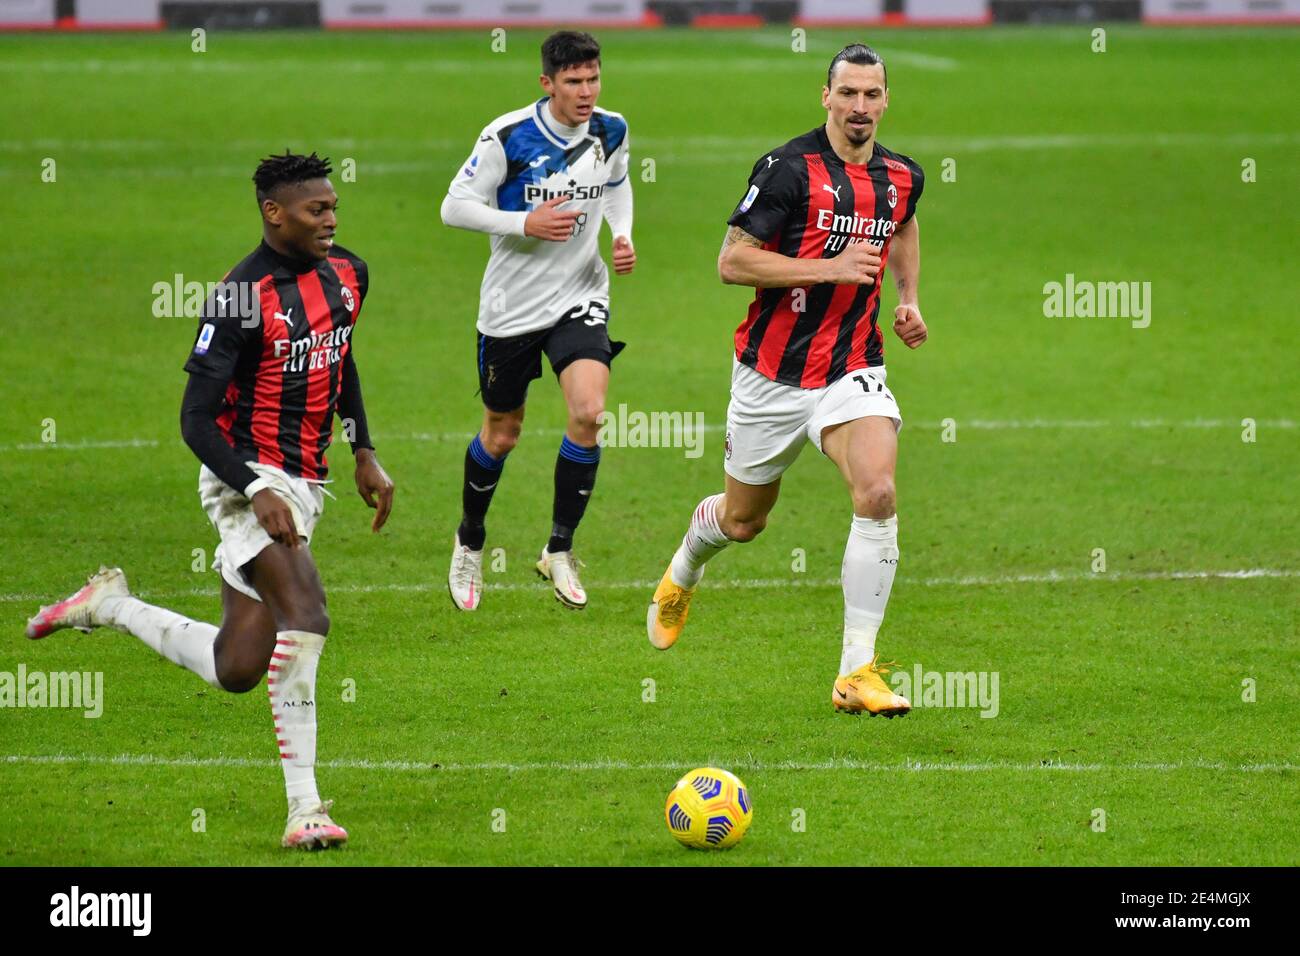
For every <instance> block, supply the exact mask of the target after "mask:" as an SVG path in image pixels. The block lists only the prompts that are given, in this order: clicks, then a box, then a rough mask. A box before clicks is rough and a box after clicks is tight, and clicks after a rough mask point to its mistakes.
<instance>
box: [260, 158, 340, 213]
mask: <svg viewBox="0 0 1300 956" xmlns="http://www.w3.org/2000/svg"><path fill="white" fill-rule="evenodd" d="M332 171H333V170H332V169H331V168H330V161H329V160H328V159H321V157H319V156H317V155H316V154H315V153H312V154H311V155H310V156H303V155H301V154H299V153H291V152H289V151H288V150H287V149H286V150H285V151H284V155H283V156H268V157H266V159H264V160H262V161H261V162H260V163H258V164H257V172H255V173H253V182H254V183H256V184H257V201H258V202H261V201H262V200H264V199H267V198H269V197H270V195H271V193H273V192H274V191H275V190H277V189H279V188H280V187H281V186H287V185H290V184H292V183H303V182H306V181H307V180H309V179H324V178H325V177H326V176H328V175H329V174H330V173H331V172H332Z"/></svg>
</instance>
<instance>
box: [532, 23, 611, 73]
mask: <svg viewBox="0 0 1300 956" xmlns="http://www.w3.org/2000/svg"><path fill="white" fill-rule="evenodd" d="M592 60H595V61H596V62H597V63H599V62H600V44H599V43H597V42H596V38H595V37H594V36H592V35H591V34H590V33H579V32H578V31H577V30H561V31H559V32H558V33H552V34H551V35H550V36H548V37H547V38H546V40H545V41H543V43H542V72H543V73H545V74H546V75H547V76H549V77H552V78H554V76H555V74H556V73H559V72H560V71H561V70H565V69H568V68H569V67H571V66H581V65H582V64H583V63H590V62H591V61H592Z"/></svg>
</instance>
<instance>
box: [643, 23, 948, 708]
mask: <svg viewBox="0 0 1300 956" xmlns="http://www.w3.org/2000/svg"><path fill="white" fill-rule="evenodd" d="M821 105H822V108H823V109H824V110H825V111H826V114H825V116H826V119H825V122H824V123H823V124H822V125H820V126H818V127H817V128H815V129H813V130H811V131H809V132H807V133H805V134H804V135H802V136H798V137H796V138H795V139H792V140H790V141H789V142H788V143H786V144H784V145H783V146H780V147H778V148H776V149H774V150H772V151H771V152H770V153H767V154H766V155H764V156H762V157H760V158H759V160H758V162H756V163H755V164H754V168H753V171H752V172H751V173H750V177H749V187H748V190H747V192H746V193H745V195H744V197H743V198H742V199H741V201H740V203H739V205H738V206H737V207H736V210H735V212H733V213H732V215H731V218H730V219H728V220H727V222H728V225H729V226H730V227H731V228H730V230H729V231H728V232H727V237H726V239H725V240H724V242H723V246H722V252H721V254H720V255H719V257H718V274H719V276H720V278H721V279H722V281H723V282H727V283H734V284H737V285H747V286H752V287H753V288H754V289H755V290H756V291H755V295H754V299H753V301H752V303H751V304H750V307H749V312H748V315H747V316H746V318H745V320H744V321H743V322H742V323H741V325H740V327H739V328H738V329H737V330H736V335H735V362H734V365H733V369H732V377H731V403H730V405H729V406H728V408H727V440H726V444H725V461H724V463H723V470H724V471H725V472H726V490H725V492H724V493H723V494H718V495H712V496H710V497H708V498H705V499H704V500H703V501H701V502H700V503H699V505H698V506H697V507H696V509H695V513H694V515H693V517H692V518H691V522H690V526H689V527H688V529H687V531H686V535H685V537H684V538H683V540H682V543H681V546H680V547H679V548H678V549H677V553H676V554H674V555H673V559H672V562H671V564H670V565H669V567H668V570H666V571H665V572H664V576H663V579H662V580H661V581H660V583H659V587H658V588H657V589H656V591H655V593H654V597H653V598H652V599H651V603H650V609H649V614H648V617H647V628H648V632H649V638H650V643H651V644H653V645H654V646H655V647H657V648H660V649H667V648H668V647H671V646H672V645H673V644H674V643H675V642H676V641H677V638H678V637H679V636H680V635H681V632H682V628H683V626H684V625H685V623H686V617H687V612H688V611H689V608H690V600H691V596H692V595H693V594H694V593H695V589H696V587H697V586H698V585H699V582H700V578H701V577H702V576H703V574H704V567H705V562H707V561H708V560H709V559H710V558H712V557H714V556H715V555H716V554H718V553H719V552H720V551H721V550H722V549H723V548H725V547H726V546H727V545H729V544H730V543H731V542H733V541H752V540H753V539H754V537H755V536H756V535H757V534H758V533H759V532H760V531H762V530H763V528H764V526H765V525H766V524H767V516H768V514H769V513H770V512H771V511H772V509H773V508H774V507H775V505H776V499H777V495H778V493H779V492H780V489H781V476H782V474H784V472H785V470H786V469H787V468H789V467H790V465H792V464H793V463H794V460H795V459H796V458H797V457H798V456H799V453H800V452H801V451H802V450H803V448H804V446H805V445H807V444H809V443H810V442H811V443H812V444H814V445H816V446H817V450H818V451H820V452H821V453H822V454H824V455H825V456H826V457H827V458H829V459H830V460H831V461H833V462H834V463H835V465H836V466H837V467H838V469H839V472H840V474H841V475H842V476H843V478H844V481H845V483H846V484H847V485H848V490H849V496H850V498H851V499H852V503H853V521H852V524H851V526H850V529H849V540H848V544H847V546H846V547H845V549H844V565H843V569H842V574H841V581H842V584H843V588H844V640H843V645H842V650H841V657H840V672H839V677H838V678H837V679H836V680H835V683H834V685H833V686H832V688H831V702H832V704H834V706H835V709H836V710H838V711H841V712H844V713H850V714H862V713H867V714H871V715H873V716H874V715H876V714H883V715H885V716H888V717H893V716H895V715H897V714H905V713H907V711H908V710H909V709H910V708H911V703H910V702H909V701H908V700H907V699H906V698H904V697H901V696H899V695H897V694H895V693H893V692H892V691H891V690H890V689H889V686H888V685H887V684H886V683H885V682H884V679H883V675H884V674H886V673H888V671H887V670H886V667H887V666H888V665H885V664H880V663H878V662H877V659H876V656H875V645H876V635H877V632H878V631H879V629H880V625H881V623H882V621H883V620H884V616H885V605H886V604H887V603H888V601H889V592H890V589H891V587H892V586H893V583H894V572H895V570H896V568H897V566H898V518H897V516H896V515H895V513H894V463H895V461H896V460H897V457H898V429H899V428H900V427H901V426H902V414H901V413H900V412H899V410H898V403H897V402H896V401H895V400H894V396H893V393H892V392H891V391H890V390H889V388H888V387H887V386H886V384H885V355H884V337H883V335H882V334H881V329H880V325H879V323H878V321H877V318H878V315H879V311H880V279H881V278H882V277H883V271H884V269H885V263H886V262H887V261H888V263H889V269H890V272H891V273H892V274H893V276H894V283H895V285H896V286H897V288H898V301H899V304H898V307H897V308H896V309H895V310H894V323H893V326H894V332H895V334H896V335H897V336H898V337H899V339H901V340H902V342H903V344H904V345H906V346H907V347H908V348H913V349H914V348H918V347H920V346H921V344H922V343H924V342H925V340H926V337H927V331H926V327H925V321H924V320H923V319H922V318H921V310H920V307H919V305H918V304H917V282H918V280H919V278H920V270H921V239H920V227H919V226H918V225H917V220H916V205H917V201H918V200H919V199H920V198H921V192H922V190H923V188H924V184H925V178H924V174H923V173H922V170H921V167H920V166H918V165H917V164H916V162H914V161H913V160H912V159H911V158H910V157H907V156H904V155H902V154H901V153H895V152H893V151H892V150H890V149H887V148H885V147H884V146H883V145H881V144H880V143H879V142H878V141H877V139H876V131H877V129H878V128H879V126H880V121H881V119H882V118H883V117H884V114H885V109H886V108H887V107H888V106H889V85H888V78H887V76H886V74H885V64H884V63H882V62H881V60H880V57H879V56H878V55H877V54H876V52H875V51H874V50H872V49H871V48H870V47H867V46H863V45H862V44H858V43H855V44H851V45H850V46H847V47H845V48H844V49H843V50H841V51H840V52H839V53H838V54H836V56H835V58H834V59H833V60H831V64H830V68H829V70H828V71H827V74H826V85H825V86H824V87H823V88H822V96H821ZM891 253H892V259H891V258H890V256H891Z"/></svg>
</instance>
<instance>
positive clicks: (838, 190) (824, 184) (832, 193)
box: [822, 183, 840, 202]
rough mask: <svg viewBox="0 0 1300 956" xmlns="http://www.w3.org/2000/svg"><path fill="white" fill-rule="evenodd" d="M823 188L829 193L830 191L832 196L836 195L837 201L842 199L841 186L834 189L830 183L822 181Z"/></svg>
mask: <svg viewBox="0 0 1300 956" xmlns="http://www.w3.org/2000/svg"><path fill="white" fill-rule="evenodd" d="M822 189H824V190H826V191H827V192H828V193H830V194H831V195H832V196H834V197H835V201H836V202H839V201H840V187H839V186H836V187H835V188H834V189H832V188H831V187H830V185H828V184H827V183H822Z"/></svg>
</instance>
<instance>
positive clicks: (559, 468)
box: [546, 435, 600, 554]
mask: <svg viewBox="0 0 1300 956" xmlns="http://www.w3.org/2000/svg"><path fill="white" fill-rule="evenodd" d="M599 465H600V446H599V445H594V446H592V447H591V448H583V447H582V446H581V445H579V444H577V443H576V442H571V441H569V436H568V435H565V436H564V440H563V441H562V442H560V453H559V455H558V456H557V457H556V459H555V507H554V508H553V509H552V511H551V520H552V522H554V523H553V524H552V525H551V540H550V542H549V543H548V544H547V545H546V550H547V551H549V552H551V554H556V553H557V552H560V551H571V550H572V549H573V532H574V531H575V530H577V527H578V522H580V521H582V514H583V512H584V511H586V510H587V501H588V500H589V499H590V498H591V490H592V489H593V488H594V487H595V486H596V468H597V467H598V466H599Z"/></svg>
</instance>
